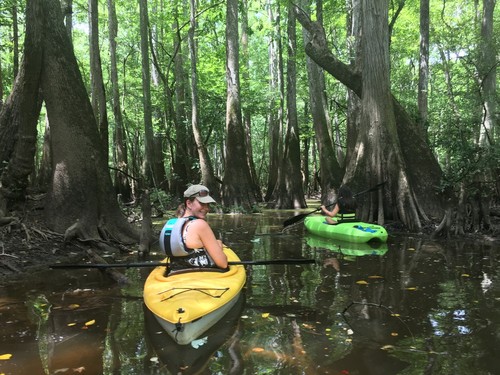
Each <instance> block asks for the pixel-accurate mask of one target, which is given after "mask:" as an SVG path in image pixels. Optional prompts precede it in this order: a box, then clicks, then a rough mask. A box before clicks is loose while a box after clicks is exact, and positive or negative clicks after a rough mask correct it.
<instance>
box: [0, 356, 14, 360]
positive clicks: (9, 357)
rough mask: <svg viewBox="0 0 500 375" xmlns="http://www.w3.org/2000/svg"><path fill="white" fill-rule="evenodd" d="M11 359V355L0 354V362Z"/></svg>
mask: <svg viewBox="0 0 500 375" xmlns="http://www.w3.org/2000/svg"><path fill="white" fill-rule="evenodd" d="M11 358H12V354H1V355H0V361H6V360H8V359H11Z"/></svg>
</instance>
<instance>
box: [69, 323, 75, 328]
mask: <svg viewBox="0 0 500 375" xmlns="http://www.w3.org/2000/svg"><path fill="white" fill-rule="evenodd" d="M73 326H76V323H68V327H73Z"/></svg>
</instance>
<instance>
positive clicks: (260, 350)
mask: <svg viewBox="0 0 500 375" xmlns="http://www.w3.org/2000/svg"><path fill="white" fill-rule="evenodd" d="M263 351H264V348H253V349H252V352H254V353H262V352H263Z"/></svg>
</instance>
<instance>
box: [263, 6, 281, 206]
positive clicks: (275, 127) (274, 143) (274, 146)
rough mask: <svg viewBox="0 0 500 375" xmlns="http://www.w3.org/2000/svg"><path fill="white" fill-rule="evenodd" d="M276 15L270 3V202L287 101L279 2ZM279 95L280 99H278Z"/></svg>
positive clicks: (274, 183)
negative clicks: (271, 31) (273, 35)
mask: <svg viewBox="0 0 500 375" xmlns="http://www.w3.org/2000/svg"><path fill="white" fill-rule="evenodd" d="M276 8H277V10H276V12H277V15H276V17H275V16H274V14H273V7H272V6H270V4H268V6H267V9H268V15H269V21H270V22H271V24H275V25H276V26H275V33H273V34H276V36H275V37H274V38H272V39H271V42H270V43H269V92H270V93H271V97H270V100H269V108H268V120H267V123H268V127H269V128H268V138H269V173H268V179H267V188H266V195H265V197H264V200H265V201H266V202H269V201H270V199H271V197H272V194H273V192H274V188H275V187H276V183H277V181H278V171H279V169H280V165H279V164H280V161H281V159H282V155H283V138H282V136H281V135H282V134H283V130H282V129H283V107H284V103H285V95H284V84H283V60H282V53H281V51H282V48H281V26H280V20H281V14H280V5H279V2H278V3H277V4H276ZM276 94H277V95H276ZM276 97H278V100H276Z"/></svg>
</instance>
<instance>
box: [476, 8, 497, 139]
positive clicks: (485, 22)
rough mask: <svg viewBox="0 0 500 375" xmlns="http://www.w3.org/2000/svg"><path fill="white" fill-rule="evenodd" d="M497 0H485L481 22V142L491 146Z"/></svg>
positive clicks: (493, 111)
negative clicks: (494, 15) (494, 21)
mask: <svg viewBox="0 0 500 375" xmlns="http://www.w3.org/2000/svg"><path fill="white" fill-rule="evenodd" d="M495 4H496V1H495V0H483V16H482V22H481V41H482V44H481V55H482V58H481V63H480V64H479V66H480V70H481V72H480V78H481V79H482V94H483V101H484V104H483V118H484V121H483V124H482V126H481V131H480V136H479V144H480V145H482V146H491V145H492V144H493V143H494V139H495V127H496V123H497V121H496V118H495V116H496V103H497V100H496V99H497V94H496V76H497V75H496V72H497V65H498V61H497V60H496V56H497V55H496V50H495V43H494V40H493V35H494V34H493V25H494V23H493V14H494V10H495Z"/></svg>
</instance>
